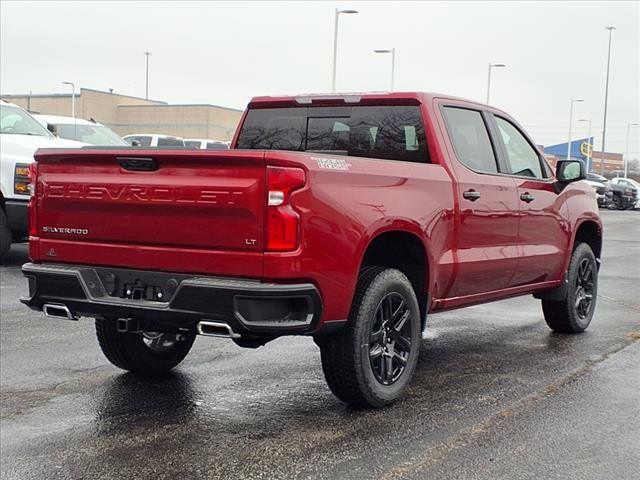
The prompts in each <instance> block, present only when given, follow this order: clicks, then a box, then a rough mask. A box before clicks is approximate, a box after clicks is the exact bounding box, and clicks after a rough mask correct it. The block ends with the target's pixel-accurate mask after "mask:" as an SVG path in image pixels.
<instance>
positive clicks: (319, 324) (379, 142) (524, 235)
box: [22, 93, 602, 407]
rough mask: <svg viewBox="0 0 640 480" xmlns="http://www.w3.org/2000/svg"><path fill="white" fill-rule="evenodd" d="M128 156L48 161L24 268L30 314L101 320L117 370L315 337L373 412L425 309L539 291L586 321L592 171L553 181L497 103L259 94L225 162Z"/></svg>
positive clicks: (81, 155)
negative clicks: (227, 345)
mask: <svg viewBox="0 0 640 480" xmlns="http://www.w3.org/2000/svg"><path fill="white" fill-rule="evenodd" d="M137 153H138V155H137V156H136V157H135V158H132V156H131V150H130V149H129V150H122V151H108V152H105V151H104V150H95V151H92V150H83V151H82V152H78V153H74V152H71V153H70V152H65V153H64V154H61V153H60V152H59V151H53V150H50V151H46V150H41V151H39V152H38V154H37V160H38V164H37V169H36V171H35V172H34V173H35V175H34V177H33V178H34V188H33V194H34V195H36V196H37V198H38V202H37V203H35V202H34V203H32V206H31V207H32V210H31V212H32V216H33V217H34V218H37V223H35V225H34V229H35V231H34V232H33V236H32V239H31V246H30V252H31V258H32V263H27V264H25V265H24V266H23V272H24V274H25V275H26V276H27V277H28V278H29V282H28V286H29V287H28V288H29V294H28V296H27V297H25V298H23V299H22V301H23V303H25V304H26V305H28V306H29V307H31V308H33V309H35V310H42V311H44V313H45V315H46V316H48V317H51V318H56V319H70V320H75V319H77V318H79V317H94V318H95V322H96V332H97V337H98V341H99V344H100V347H101V348H102V351H103V352H104V354H105V356H106V357H107V358H108V359H109V360H110V361H111V362H112V363H113V364H114V365H116V366H118V367H120V368H123V369H125V370H130V371H134V372H138V373H141V374H150V375H153V374H159V373H162V372H165V371H167V370H169V369H171V368H173V367H174V366H176V365H177V364H179V363H180V362H181V361H182V360H183V359H184V358H185V356H186V355H187V353H188V352H189V350H190V349H191V346H192V344H193V342H194V339H195V337H196V335H208V336H215V337H225V338H229V339H232V340H233V341H234V342H235V343H236V344H238V345H240V346H242V347H250V348H256V347H259V346H261V345H264V344H265V343H267V342H269V341H271V340H273V339H275V338H277V337H280V336H283V335H310V336H313V338H314V340H315V342H316V344H317V345H318V346H319V347H320V353H321V361H322V368H323V371H324V374H325V378H326V380H327V383H328V385H329V387H330V389H331V390H332V391H333V393H334V394H335V395H336V396H337V397H338V398H339V399H341V400H343V401H345V402H347V403H350V404H353V405H358V406H369V407H381V406H383V405H387V404H389V403H391V402H393V401H395V400H397V399H398V398H399V397H400V396H401V395H402V393H403V392H404V391H405V389H406V387H407V385H408V383H409V381H410V379H411V377H412V375H413V373H414V371H415V369H416V363H417V360H418V355H419V350H420V344H421V339H422V336H421V331H422V330H423V329H424V328H425V322H426V318H427V315H431V314H433V313H436V312H438V311H442V310H449V309H454V308H460V307H464V306H469V305H475V304H478V303H484V302H490V301H494V300H501V299H504V298H509V297H514V296H517V295H534V297H536V298H538V299H541V300H542V312H543V314H544V318H545V320H546V322H547V324H548V325H549V327H550V328H551V329H552V330H554V331H556V332H561V333H577V332H582V331H583V330H585V329H586V328H587V327H588V326H589V323H590V322H591V319H592V317H593V314H594V308H595V304H596V298H597V289H598V268H599V265H600V252H601V247H602V223H601V221H600V217H599V214H598V207H597V204H596V195H595V192H594V190H593V188H591V187H590V186H588V185H586V184H585V183H584V182H580V181H578V180H581V179H583V178H584V177H585V173H584V165H583V163H582V162H580V161H559V162H558V165H557V167H556V174H555V176H554V174H553V173H552V171H551V169H550V167H549V165H548V164H547V163H546V161H545V160H544V158H543V155H542V152H541V151H540V150H539V149H538V147H537V146H536V143H535V142H534V141H533V140H532V139H531V138H530V137H529V136H528V135H527V134H526V133H525V132H524V130H523V129H522V127H521V126H520V125H519V124H518V123H517V122H516V121H515V120H514V119H513V118H512V117H510V116H509V115H508V114H506V113H504V112H503V111H501V110H498V109H496V108H493V107H490V106H487V105H482V104H479V103H476V102H473V101H466V100H462V99H459V98H454V97H448V96H443V95H433V94H426V93H424V94H423V93H387V94H382V93H380V94H361V95H360V94H357V95H356V94H351V95H330V96H300V97H257V98H254V99H253V100H252V101H251V102H250V104H249V106H248V108H247V110H246V111H245V113H244V115H243V117H242V120H241V123H240V126H239V128H238V131H237V132H236V136H235V138H234V140H233V142H232V149H231V150H230V151H224V152H193V151H184V150H158V149H139V150H138V152H137ZM199 154H201V155H202V157H200V156H199ZM62 158H64V159H65V161H64V162H61V161H60V160H61V159H62ZM205 158H206V161H204V160H205ZM80 159H82V160H83V162H82V165H81V166H80V165H79V163H78V162H77V161H75V160H80ZM80 172H82V176H79V175H78V174H79V173H80ZM516 322H517V318H514V324H515V323H516Z"/></svg>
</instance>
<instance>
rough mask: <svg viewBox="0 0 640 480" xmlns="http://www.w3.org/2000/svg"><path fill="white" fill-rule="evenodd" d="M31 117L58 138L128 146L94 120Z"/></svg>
mask: <svg viewBox="0 0 640 480" xmlns="http://www.w3.org/2000/svg"><path fill="white" fill-rule="evenodd" d="M33 117H34V118H35V119H36V120H38V121H39V122H40V123H41V124H42V125H44V126H45V127H46V128H47V129H48V130H49V131H50V132H51V133H53V134H54V135H57V136H58V137H60V138H66V139H68V140H77V141H79V142H83V143H87V144H90V145H97V146H105V147H125V146H128V145H129V144H128V143H127V142H125V141H124V140H123V139H122V137H120V136H119V135H118V134H117V133H116V132H114V131H113V130H111V129H110V128H109V127H105V126H104V125H102V124H101V123H98V122H96V121H95V120H84V119H82V118H75V119H74V118H73V117H64V116H60V115H34V116H33Z"/></svg>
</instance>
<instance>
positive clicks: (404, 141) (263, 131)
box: [238, 106, 429, 163]
mask: <svg viewBox="0 0 640 480" xmlns="http://www.w3.org/2000/svg"><path fill="white" fill-rule="evenodd" d="M238 148H241V149H265V150H293V151H311V152H319V153H329V154H336V155H349V156H355V157H368V158H381V159H389V160H401V161H407V162H423V163H428V162H429V154H428V149H427V141H426V135H425V131H424V126H423V123H422V115H421V112H420V107H418V106H355V107H351V106H344V107H308V108H307V107H304V108H264V109H252V110H249V113H248V114H247V118H246V120H245V122H244V124H243V126H242V130H241V131H240V135H239V137H238Z"/></svg>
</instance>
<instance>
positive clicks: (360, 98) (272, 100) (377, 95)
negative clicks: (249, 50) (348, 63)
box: [249, 92, 493, 108]
mask: <svg viewBox="0 0 640 480" xmlns="http://www.w3.org/2000/svg"><path fill="white" fill-rule="evenodd" d="M434 98H446V99H450V100H456V101H462V102H468V103H472V104H476V105H483V104H482V103H479V102H476V101H475V100H469V99H466V98H460V97H456V96H453V95H445V94H440V93H433V92H344V93H343V92H341V93H303V94H299V95H283V96H259V97H253V98H252V99H251V101H250V102H249V107H258V108H260V107H266V106H268V105H270V104H279V105H283V104H286V105H302V106H303V105H311V104H334V105H335V104H336V103H337V104H352V105H355V104H361V103H365V104H367V103H368V104H384V103H387V102H389V103H396V102H407V103H414V104H417V103H429V102H430V101H431V100H432V99H434ZM491 108H493V107H491Z"/></svg>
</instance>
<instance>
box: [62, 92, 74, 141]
mask: <svg viewBox="0 0 640 480" xmlns="http://www.w3.org/2000/svg"><path fill="white" fill-rule="evenodd" d="M61 83H62V85H71V116H72V117H73V139H74V140H77V138H76V134H77V130H78V128H77V125H76V84H75V83H73V82H61Z"/></svg>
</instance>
